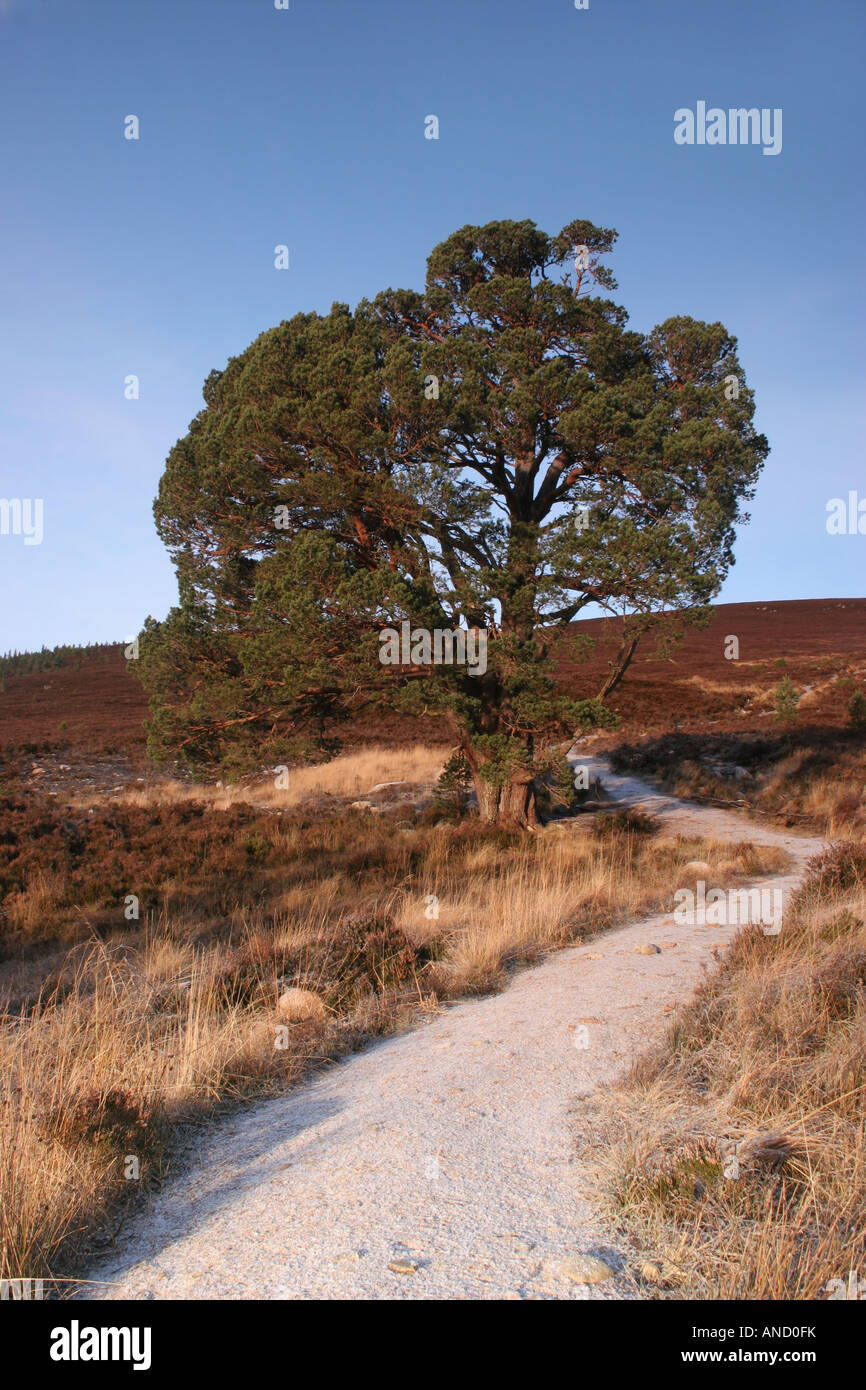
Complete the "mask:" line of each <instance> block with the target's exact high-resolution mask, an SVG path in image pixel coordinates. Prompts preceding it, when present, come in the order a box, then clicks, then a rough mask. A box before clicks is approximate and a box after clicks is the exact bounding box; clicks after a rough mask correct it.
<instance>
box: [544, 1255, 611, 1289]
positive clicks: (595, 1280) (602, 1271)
mask: <svg viewBox="0 0 866 1390" xmlns="http://www.w3.org/2000/svg"><path fill="white" fill-rule="evenodd" d="M551 1272H552V1273H554V1274H559V1275H561V1276H564V1277H565V1278H566V1279H570V1280H571V1282H572V1283H573V1284H603V1283H604V1281H605V1279H613V1278H614V1276H615V1274H616V1270H615V1269H612V1268H611V1266H610V1265H609V1264H606V1263H605V1262H604V1260H599V1259H597V1258H596V1257H595V1255H566V1257H565V1258H564V1259H562V1260H554V1261H553V1262H552V1267H551Z"/></svg>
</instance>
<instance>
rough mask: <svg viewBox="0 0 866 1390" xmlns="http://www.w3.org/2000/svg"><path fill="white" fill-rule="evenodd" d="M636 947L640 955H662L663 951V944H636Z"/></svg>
mask: <svg viewBox="0 0 866 1390" xmlns="http://www.w3.org/2000/svg"><path fill="white" fill-rule="evenodd" d="M634 949H635V951H636V952H637V954H638V955H639V956H660V955H661V953H662V948H661V946H650V945H646V946H635V948H634Z"/></svg>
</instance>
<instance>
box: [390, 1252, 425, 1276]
mask: <svg viewBox="0 0 866 1390" xmlns="http://www.w3.org/2000/svg"><path fill="white" fill-rule="evenodd" d="M419 1265H420V1261H419V1260H413V1259H412V1258H411V1257H410V1256H408V1255H398V1256H397V1258H396V1259H394V1260H389V1261H388V1268H389V1269H391V1270H393V1271H394V1273H395V1274H417V1273H418V1268H419Z"/></svg>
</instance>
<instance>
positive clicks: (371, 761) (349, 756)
mask: <svg viewBox="0 0 866 1390" xmlns="http://www.w3.org/2000/svg"><path fill="white" fill-rule="evenodd" d="M447 757H448V750H447V749H446V748H439V747H436V746H435V745H433V746H431V745H429V744H425V743H415V744H411V745H408V746H406V747H394V748H386V747H370V748H363V749H361V750H360V751H358V752H356V753H346V754H343V755H342V756H340V757H337V758H333V759H332V760H331V761H330V762H326V763H318V764H316V765H314V766H307V767H297V768H292V769H290V770H289V773H288V786H287V787H284V788H283V787H277V786H275V777H274V774H273V773H270V774H268V775H266V776H262V777H260V778H256V779H254V780H244V781H243V782H239V783H236V784H231V785H224V786H217V785H216V784H215V783H213V782H191V783H186V782H180V781H177V780H172V779H166V780H164V781H158V782H154V783H153V784H152V785H151V786H149V787H141V788H139V787H133V788H130V789H128V790H126V791H124V792H123V793H122V794H121V795H120V796H119V797H118V798H117V800H119V801H121V802H122V803H124V804H126V805H130V806H159V805H174V804H177V803H179V802H183V801H201V802H204V803H205V804H206V805H208V806H211V807H212V808H213V809H214V810H217V811H225V810H227V809H228V808H229V807H230V806H236V805H239V804H240V803H241V802H248V801H252V802H253V803H254V804H255V805H257V806H262V807H268V808H272V809H282V808H286V809H288V808H289V807H292V806H298V805H299V804H300V803H301V802H303V801H304V800H306V799H307V798H308V797H315V796H334V797H362V796H363V795H364V794H365V793H366V792H368V791H370V790H371V788H373V787H375V786H377V785H378V784H379V783H382V782H410V783H413V784H416V785H432V784H433V783H435V781H436V779H437V778H438V776H439V773H440V772H441V771H442V768H443V766H444V764H445V761H446V759H447ZM77 800H78V801H79V802H82V798H81V797H79V798H77Z"/></svg>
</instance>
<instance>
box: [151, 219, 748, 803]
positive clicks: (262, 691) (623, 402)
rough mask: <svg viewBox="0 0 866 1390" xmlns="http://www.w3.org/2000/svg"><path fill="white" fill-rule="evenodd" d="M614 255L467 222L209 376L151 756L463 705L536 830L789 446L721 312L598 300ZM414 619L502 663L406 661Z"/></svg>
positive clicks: (182, 463)
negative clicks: (560, 681)
mask: <svg viewBox="0 0 866 1390" xmlns="http://www.w3.org/2000/svg"><path fill="white" fill-rule="evenodd" d="M615 239H616V234H615V233H614V232H613V231H610V230H605V229H601V228H597V227H595V226H593V225H592V224H591V223H589V222H573V223H571V224H569V225H568V226H567V227H565V228H563V230H562V231H561V232H560V233H559V234H558V235H557V236H548V235H547V234H545V233H544V232H542V231H540V230H539V229H538V228H537V227H536V226H535V225H534V223H532V222H529V221H524V222H493V223H489V224H488V225H487V226H484V227H464V228H462V229H461V230H460V231H458V232H456V233H455V234H454V235H453V236H451V237H449V238H448V240H447V241H445V242H443V243H442V244H441V245H440V246H438V247H437V248H436V249H435V251H434V252H433V254H432V256H431V257H430V260H429V263H428V274H427V283H426V288H425V290H424V292H423V293H419V292H415V291H408V290H396V291H395V290H389V291H387V292H385V293H383V294H381V295H379V296H378V297H377V298H376V299H375V300H373V301H372V302H368V301H364V302H362V303H361V304H360V305H359V306H358V307H357V309H356V310H355V311H354V313H353V312H351V311H350V310H349V308H348V307H347V306H345V305H339V304H335V305H334V306H333V307H332V309H331V311H330V313H329V314H327V315H324V316H319V315H316V314H302V315H298V316H296V317H295V318H294V319H292V320H290V321H288V322H285V323H282V324H280V325H279V326H278V327H277V328H275V329H272V330H270V331H269V332H266V333H264V334H262V335H261V337H259V338H258V339H256V341H255V342H254V343H253V344H252V345H251V346H250V347H249V348H248V349H247V350H246V352H244V353H243V354H242V355H241V356H240V357H237V358H233V359H231V360H230V361H229V363H228V365H227V367H226V369H225V371H223V372H213V373H211V375H210V377H209V378H208V380H207V382H206V383H205V388H204V397H205V402H206V405H205V409H204V410H203V411H202V412H201V413H200V414H199V415H198V416H197V417H196V419H195V420H194V421H193V423H192V426H191V428H190V431H189V433H188V434H187V435H186V436H185V438H184V439H182V440H180V441H179V442H178V444H177V445H176V446H175V448H174V449H173V450H172V452H171V454H170V456H169V459H168V463H167V467H166V472H165V474H164V476H163V479H162V483H161V486H160V492H159V497H158V499H157V503H156V517H157V524H158V528H159V531H160V534H161V536H162V538H163V540H164V541H165V543H166V544H167V545H168V547H169V549H170V551H171V553H172V556H173V559H174V562H175V565H176V568H177V574H178V583H179V604H178V607H177V608H176V609H173V610H172V612H171V613H170V615H169V617H168V618H167V619H166V621H165V622H164V623H161V624H158V623H153V622H151V621H149V622H148V624H147V626H146V630H145V633H144V635H143V638H142V654H141V655H142V659H141V662H140V671H141V675H142V677H143V679H144V681H145V684H146V685H147V687H148V689H149V691H150V693H151V697H152V702H153V708H154V720H153V724H152V729H151V749H152V751H153V752H154V753H156V754H163V755H176V754H177V753H178V752H180V753H181V754H182V755H183V756H185V757H186V758H187V759H188V760H189V761H193V762H195V761H199V762H202V761H207V760H209V759H210V760H214V761H219V762H223V763H225V762H226V761H231V760H232V759H240V760H241V761H243V760H244V759H246V760H247V761H249V760H250V759H252V758H254V757H258V758H259V759H263V758H265V757H271V756H273V755H275V754H276V753H277V752H283V753H287V752H290V751H291V750H292V749H293V748H295V747H296V746H297V741H298V739H299V738H301V737H303V736H304V735H305V732H306V734H307V735H308V734H309V731H310V730H311V729H316V728H318V730H319V731H320V733H321V731H322V730H324V728H325V727H326V726H327V724H328V721H329V720H331V719H333V718H337V717H340V716H343V715H345V713H346V712H347V711H348V710H349V709H357V708H358V707H359V701H368V702H378V703H388V704H391V705H397V706H398V707H399V708H402V709H404V710H415V711H417V712H422V711H423V710H428V711H433V710H436V711H442V712H445V713H446V714H447V715H448V716H449V718H450V720H451V722H452V723H453V725H454V727H455V730H456V732H457V735H458V738H459V743H460V749H461V751H462V753H463V756H464V757H465V759H466V763H467V765H468V767H469V768H470V770H471V774H472V778H473V781H474V784H475V789H476V793H477V796H478V803H479V808H480V811H481V814H482V816H483V817H484V818H485V819H489V820H501V821H507V822H511V823H517V824H520V825H532V824H534V823H535V821H536V807H535V790H536V785H535V777H536V775H537V774H538V772H539V769H540V768H541V767H543V766H545V765H546V762H547V760H548V755H549V749H550V747H551V744H552V742H553V741H554V740H561V739H562V738H563V737H564V736H571V735H572V734H574V733H575V732H576V731H577V730H578V729H581V728H586V727H590V726H592V725H598V724H606V723H610V722H611V721H612V715H611V714H610V712H609V710H608V709H607V707H606V706H605V704H604V700H605V699H606V698H607V696H608V695H609V694H610V693H611V692H612V690H613V689H615V687H616V685H617V683H618V681H619V680H620V679H621V677H622V674H623V672H624V671H625V669H626V668H627V665H628V663H629V661H630V660H631V658H632V656H633V654H634V651H635V649H636V646H637V643H638V642H639V641H640V640H641V638H642V637H643V636H644V635H645V634H647V633H650V632H655V633H656V634H657V635H660V636H661V637H663V638H665V639H670V638H671V637H672V636H674V635H675V634H676V632H677V631H678V630H680V629H681V627H682V625H683V622H684V621H693V622H702V621H706V618H707V616H708V608H707V605H708V603H709V601H710V600H711V599H712V598H713V596H714V595H715V594H716V593H717V592H718V588H719V586H720V583H721V581H722V579H723V577H724V575H725V574H726V572H727V570H728V567H729V566H730V564H731V563H732V559H733V555H732V545H733V540H734V527H735V524H736V522H737V521H738V520H740V519H743V518H742V516H741V511H740V507H741V503H742V502H743V501H744V500H745V499H748V498H749V497H750V496H751V495H752V493H753V489H754V485H755V482H756V479H757V476H758V473H759V471H760V466H761V463H762V461H763V459H764V458H765V456H766V454H767V452H768V448H767V443H766V440H765V439H764V438H763V437H762V436H760V435H757V434H756V433H755V432H754V429H753V427H752V415H753V410H754V401H753V395H752V392H751V391H750V390H749V389H748V387H747V386H746V384H745V380H744V378H743V373H742V371H741V368H740V365H739V362H738V360H737V345H736V341H735V339H733V338H732V337H731V336H730V335H729V334H728V333H727V331H726V330H725V328H724V327H723V326H722V325H721V324H719V323H714V324H706V323H701V322H697V321H695V320H693V319H689V318H672V319H669V320H667V321H666V322H665V323H663V324H662V325H661V326H660V327H658V328H656V329H654V330H653V331H652V332H651V333H649V334H648V335H645V336H644V335H641V334H638V333H635V332H631V331H629V330H628V329H627V327H626V322H627V319H626V314H625V311H624V310H623V309H621V308H619V307H618V306H617V305H616V304H615V303H613V302H612V301H611V300H610V299H609V298H607V297H603V296H601V295H598V294H596V293H594V292H593V291H594V290H595V289H597V288H599V287H600V288H601V289H602V290H604V291H609V290H612V289H613V288H615V282H614V280H613V278H612V276H611V274H610V271H609V270H608V269H606V268H605V267H604V266H603V265H602V263H601V259H600V258H601V257H603V256H606V255H607V254H608V253H609V252H610V251H611V249H612V247H613V244H614V241H615ZM576 252H577V260H576V261H575V268H574V271H573V272H572V270H571V268H570V267H571V263H572V261H573V260H574V258H575V253H576ZM731 380H733V381H735V382H736V388H735V389H732V388H731V386H730V382H731ZM590 605H596V606H598V607H600V608H601V610H603V611H605V612H607V613H610V614H615V615H620V616H622V618H623V619H624V621H623V627H622V645H621V647H620V650H619V652H618V654H617V657H616V659H615V660H614V662H613V663H612V664H611V668H610V671H609V674H608V676H607V678H606V679H605V681H604V683H603V685H602V687H601V688H600V689H592V688H589V687H587V688H585V689H580V690H576V691H572V692H564V693H563V692H561V691H560V690H558V689H557V686H556V684H555V682H554V680H553V679H552V675H551V650H552V646H553V644H554V643H557V645H558V650H559V651H560V652H561V651H562V646H563V641H564V640H571V641H573V642H574V643H575V649H576V650H578V651H579V650H580V649H581V648H580V645H579V644H580V642H581V641H582V642H583V643H584V644H585V641H586V639H578V638H576V637H574V636H573V635H572V634H570V633H569V624H570V623H571V622H572V620H573V619H574V618H576V617H577V616H578V615H579V614H580V613H581V612H582V611H583V610H584V609H586V608H588V607H590ZM404 620H407V621H408V622H409V623H410V624H411V626H412V628H413V629H418V628H423V629H427V630H433V629H437V628H439V629H448V630H453V629H454V628H456V627H458V626H462V627H468V628H470V629H477V630H485V631H487V632H488V633H489V642H488V662H487V669H486V671H485V672H484V674H475V675H473V674H470V673H469V672H468V671H467V669H466V668H465V667H463V668H461V667H459V666H447V665H440V666H429V667H423V666H413V667H402V668H399V669H397V668H388V667H383V666H382V664H381V663H380V661H379V640H378V635H379V632H380V631H381V629H382V628H384V627H391V628H399V627H400V624H401V622H403V621H404Z"/></svg>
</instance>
